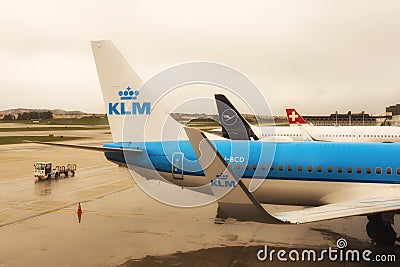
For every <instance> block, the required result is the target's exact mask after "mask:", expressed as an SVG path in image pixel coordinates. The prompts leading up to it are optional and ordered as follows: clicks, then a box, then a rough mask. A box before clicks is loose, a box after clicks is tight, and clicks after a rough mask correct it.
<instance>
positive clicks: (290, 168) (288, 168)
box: [287, 164, 293, 172]
mask: <svg viewBox="0 0 400 267" xmlns="http://www.w3.org/2000/svg"><path fill="white" fill-rule="evenodd" d="M287 170H288V171H290V172H291V171H292V170H293V166H292V165H290V164H289V165H288V166H287Z"/></svg>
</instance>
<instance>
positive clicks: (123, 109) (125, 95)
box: [108, 86, 151, 115]
mask: <svg viewBox="0 0 400 267" xmlns="http://www.w3.org/2000/svg"><path fill="white" fill-rule="evenodd" d="M118 96H119V99H120V100H121V102H114V103H108V115H143V114H146V115H148V114H150V110H151V103H150V102H142V103H140V102H133V101H134V100H137V99H138V97H139V91H138V90H136V91H133V90H132V89H131V87H130V86H128V87H126V89H125V90H120V91H118ZM127 100H130V102H124V101H127Z"/></svg>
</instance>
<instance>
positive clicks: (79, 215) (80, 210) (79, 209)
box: [76, 203, 83, 223]
mask: <svg viewBox="0 0 400 267" xmlns="http://www.w3.org/2000/svg"><path fill="white" fill-rule="evenodd" d="M76 213H77V214H78V222H79V223H81V218H82V213H83V212H82V208H81V203H78V210H77V212H76Z"/></svg>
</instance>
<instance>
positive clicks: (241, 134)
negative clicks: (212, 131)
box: [214, 94, 259, 140]
mask: <svg viewBox="0 0 400 267" xmlns="http://www.w3.org/2000/svg"><path fill="white" fill-rule="evenodd" d="M214 96H215V102H216V103H217V108H218V115H219V119H220V121H221V126H222V136H223V137H225V138H228V139H231V140H251V139H254V140H259V138H258V136H257V135H256V134H255V133H254V131H253V130H252V129H251V126H250V124H249V123H248V122H247V121H246V119H245V118H243V116H242V115H241V114H240V113H239V112H238V111H237V110H236V108H235V107H234V106H233V105H232V103H231V102H230V101H229V100H228V98H226V96H225V95H222V94H215V95H214Z"/></svg>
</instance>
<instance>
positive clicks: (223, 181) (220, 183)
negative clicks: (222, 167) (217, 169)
mask: <svg viewBox="0 0 400 267" xmlns="http://www.w3.org/2000/svg"><path fill="white" fill-rule="evenodd" d="M216 178H217V179H216V180H211V186H215V187H235V185H236V182H235V181H228V178H229V176H228V175H227V174H222V173H221V174H217V176H216Z"/></svg>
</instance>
